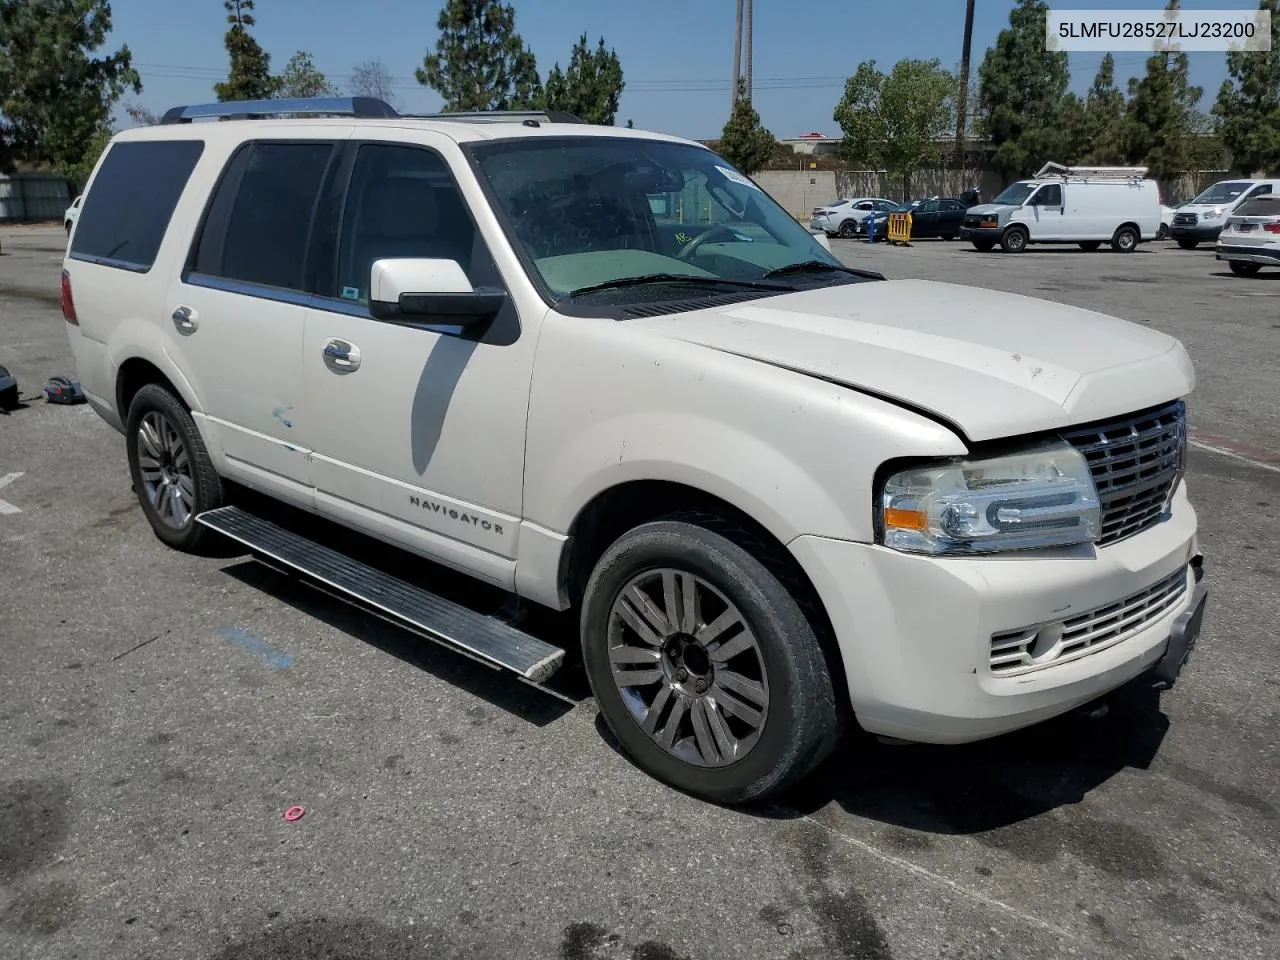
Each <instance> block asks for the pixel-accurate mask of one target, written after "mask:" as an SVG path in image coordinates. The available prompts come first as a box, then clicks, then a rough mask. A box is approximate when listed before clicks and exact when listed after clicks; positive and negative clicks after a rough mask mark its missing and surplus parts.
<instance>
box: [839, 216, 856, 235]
mask: <svg viewBox="0 0 1280 960" xmlns="http://www.w3.org/2000/svg"><path fill="white" fill-rule="evenodd" d="M839 232H840V236H841V237H843V238H844V239H846V240H850V239H852V238H853V236H854V234H856V233H857V232H858V224H857V222H856V221H854V220H842V221H841V222H840V231H839Z"/></svg>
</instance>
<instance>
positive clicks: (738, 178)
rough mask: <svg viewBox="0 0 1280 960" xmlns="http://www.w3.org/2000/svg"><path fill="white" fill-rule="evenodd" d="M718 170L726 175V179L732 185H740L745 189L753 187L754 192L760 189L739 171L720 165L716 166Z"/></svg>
mask: <svg viewBox="0 0 1280 960" xmlns="http://www.w3.org/2000/svg"><path fill="white" fill-rule="evenodd" d="M716 169H717V170H719V171H720V173H721V174H723V175H724V178H725V179H726V180H728V181H729V182H730V183H740V184H742V185H743V186H744V187H751V188H752V189H753V190H759V189H760V188H759V187H757V186H756V185H755V184H754V183H752V182H751V181H750V180H748V179H747V178H746V177H744V176H743V175H742V174H740V173H739V172H738V171H737V170H730V169H729V168H728V167H722V166H720V165H719V164H716Z"/></svg>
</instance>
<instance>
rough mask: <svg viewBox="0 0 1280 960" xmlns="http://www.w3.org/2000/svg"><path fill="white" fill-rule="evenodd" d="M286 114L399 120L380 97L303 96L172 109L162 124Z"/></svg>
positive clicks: (203, 104)
mask: <svg viewBox="0 0 1280 960" xmlns="http://www.w3.org/2000/svg"><path fill="white" fill-rule="evenodd" d="M286 114H293V115H310V116H316V115H321V116H330V117H377V118H383V119H389V118H393V117H398V116H399V114H398V113H396V111H395V109H394V108H393V107H392V106H391V105H390V104H388V103H386V102H385V101H383V100H379V99H378V98H377V97H301V98H298V99H283V100H229V101H226V102H224V103H202V104H194V105H192V106H187V107H173V108H172V109H170V110H167V111H165V115H164V116H163V117H162V118H161V119H160V122H161V123H163V124H169V123H190V122H191V121H192V120H204V119H213V118H218V119H231V118H240V119H243V118H257V117H278V116H282V115H286Z"/></svg>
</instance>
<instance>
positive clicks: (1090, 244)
mask: <svg viewBox="0 0 1280 960" xmlns="http://www.w3.org/2000/svg"><path fill="white" fill-rule="evenodd" d="M1101 246H1102V241H1101V240H1085V241H1084V242H1083V243H1081V244H1080V249H1081V250H1087V251H1088V252H1090V253H1092V252H1093V251H1094V250H1097V249H1098V248H1099V247H1101Z"/></svg>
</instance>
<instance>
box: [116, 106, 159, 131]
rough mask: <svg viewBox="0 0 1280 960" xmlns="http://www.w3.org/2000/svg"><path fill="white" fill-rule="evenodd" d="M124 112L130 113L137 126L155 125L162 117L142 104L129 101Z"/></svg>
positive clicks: (130, 117)
mask: <svg viewBox="0 0 1280 960" xmlns="http://www.w3.org/2000/svg"><path fill="white" fill-rule="evenodd" d="M124 112H125V113H126V114H128V116H129V119H130V120H132V121H133V123H134V126H137V127H154V126H155V125H156V124H158V123H159V122H160V118H159V117H158V116H156V115H155V112H154V111H152V110H149V109H147V108H146V107H144V106H142V105H141V104H137V103H128V104H125V108H124Z"/></svg>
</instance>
